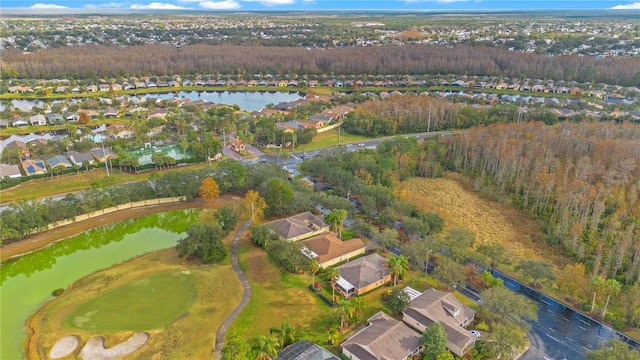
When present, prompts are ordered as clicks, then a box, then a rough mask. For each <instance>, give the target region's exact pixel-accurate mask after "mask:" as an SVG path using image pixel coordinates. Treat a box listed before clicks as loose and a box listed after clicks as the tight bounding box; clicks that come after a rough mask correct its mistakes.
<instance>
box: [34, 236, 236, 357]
mask: <svg viewBox="0 0 640 360" xmlns="http://www.w3.org/2000/svg"><path fill="white" fill-rule="evenodd" d="M230 236H233V235H230ZM174 274H176V275H175V279H172V278H171V277H174ZM187 279H191V280H187ZM154 284H155V285H154ZM154 286H155V294H156V295H160V291H161V288H164V289H165V290H164V291H165V292H169V293H170V294H166V297H164V301H158V300H155V299H151V298H150V297H146V298H145V295H143V294H142V293H146V294H148V293H149V291H151V294H153V287H154ZM150 287H151V288H150ZM185 291H186V292H192V293H190V294H186V295H180V294H175V293H176V292H185ZM171 293H173V294H171ZM118 294H120V295H121V297H122V298H123V299H117V295H118ZM136 295H137V301H139V302H140V303H139V304H136V303H135V302H136ZM163 295H165V294H163ZM194 295H195V297H194ZM241 296H242V286H241V284H240V281H238V279H237V277H236V276H235V274H234V273H233V270H232V268H231V266H230V265H229V264H217V265H216V264H214V265H207V264H201V263H199V262H197V261H186V259H184V258H182V259H180V258H178V257H177V255H176V251H175V249H174V248H170V249H166V250H161V251H157V252H154V253H150V254H146V255H143V256H141V257H138V258H135V259H132V260H130V261H127V262H125V263H122V264H120V265H116V266H114V267H112V268H109V269H106V270H103V271H99V272H97V273H94V274H91V275H89V276H87V277H85V278H82V279H80V280H78V281H77V282H76V283H74V284H73V285H72V286H71V287H70V288H69V289H68V290H67V291H65V292H64V293H63V294H62V295H61V296H59V297H57V298H55V299H54V300H52V301H50V302H49V303H47V304H45V305H44V306H43V307H42V308H40V309H39V310H38V311H37V312H36V314H35V315H34V316H33V317H32V318H31V319H30V320H29V322H28V323H27V330H28V332H29V334H30V338H29V340H28V344H27V355H28V357H29V358H34V359H35V358H38V359H44V358H48V353H49V351H50V349H51V347H52V346H53V344H54V343H55V341H57V339H59V338H60V337H62V336H64V335H66V334H75V335H78V336H80V338H81V339H82V342H83V343H84V342H86V341H87V340H88V339H89V338H90V337H93V336H104V337H105V346H106V347H111V346H113V345H115V344H117V343H119V342H121V341H124V340H126V339H127V338H128V337H129V336H131V334H132V333H133V332H134V331H135V329H133V328H136V329H142V328H145V327H143V326H139V325H136V322H137V321H140V322H142V323H146V324H148V325H147V326H146V328H148V327H155V329H153V330H149V331H147V332H148V333H149V334H151V337H150V339H149V341H148V342H147V344H145V345H144V346H143V347H142V348H140V349H139V350H137V351H136V352H134V353H133V354H131V355H129V356H128V357H127V358H128V359H145V360H146V359H210V358H213V351H214V346H213V344H215V336H216V331H217V329H218V327H219V326H220V324H222V322H223V321H224V319H225V318H226V317H227V316H228V314H230V313H231V311H232V310H233V309H234V308H235V307H236V306H237V305H238V304H239V303H240V299H241ZM127 299H129V300H127ZM172 299H174V300H175V301H176V302H177V304H170V303H169V302H171V301H174V300H172ZM108 301H113V303H111V304H108V303H107V302H108ZM92 304H95V306H93V305H92ZM143 304H144V305H147V306H150V307H151V306H155V307H153V308H151V309H143V308H144V306H143ZM90 305H91V306H90ZM97 309H99V310H103V311H106V312H108V313H109V314H111V315H112V316H114V317H117V318H118V319H117V321H116V320H110V319H109V315H108V314H100V311H98V312H96V313H95V314H93V316H92V318H91V322H92V323H94V325H95V326H96V327H95V328H91V326H90V323H88V322H87V323H85V324H84V326H83V327H81V328H78V327H77V326H74V325H69V324H68V322H67V321H66V319H73V318H74V315H73V314H86V313H87V312H91V311H95V310H97ZM138 312H140V313H138ZM156 312H157V313H156ZM99 317H102V318H103V319H104V320H105V321H108V322H112V323H113V322H117V324H114V325H108V323H97V322H96V321H97V319H98V318H99ZM127 317H130V319H127ZM176 317H177V318H176ZM126 324H129V325H130V326H131V327H132V329H129V330H127V329H126V326H125V325H126ZM163 324H168V325H167V326H165V327H160V328H158V326H162V325H163ZM118 329H122V330H118ZM79 351H80V349H77V350H76V352H75V353H74V356H78V354H79Z"/></svg>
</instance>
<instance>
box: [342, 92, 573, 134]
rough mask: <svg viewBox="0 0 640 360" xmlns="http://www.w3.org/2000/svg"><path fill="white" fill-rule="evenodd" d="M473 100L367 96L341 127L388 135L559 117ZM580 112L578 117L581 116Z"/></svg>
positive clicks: (549, 121) (539, 109) (551, 120)
mask: <svg viewBox="0 0 640 360" xmlns="http://www.w3.org/2000/svg"><path fill="white" fill-rule="evenodd" d="M474 101H475V102H476V103H475V104H467V103H462V102H456V101H450V100H449V99H446V98H438V97H433V96H408V95H405V96H391V97H389V98H388V99H385V100H384V101H377V100H369V101H366V102H365V103H363V104H362V105H361V106H358V107H356V108H355V109H354V110H353V111H351V112H350V113H349V114H347V116H346V117H345V120H344V123H343V125H342V128H343V129H344V130H345V131H347V132H350V133H352V134H360V135H367V136H375V137H378V136H391V135H396V134H407V133H417V132H424V131H428V132H430V131H441V130H449V129H468V128H470V127H472V126H477V125H490V124H494V123H504V122H516V121H517V120H518V116H519V115H520V116H521V118H522V120H523V121H526V120H528V119H536V120H539V121H542V122H544V123H545V124H547V125H550V124H555V123H557V122H558V121H559V118H558V115H556V114H554V113H552V112H551V111H550V109H548V108H546V107H530V108H528V109H527V111H526V113H524V114H519V107H518V106H517V105H516V104H513V103H506V104H494V105H487V104H486V102H487V100H484V99H479V100H474ZM583 117H584V116H579V117H577V119H580V120H581V119H582V118H583Z"/></svg>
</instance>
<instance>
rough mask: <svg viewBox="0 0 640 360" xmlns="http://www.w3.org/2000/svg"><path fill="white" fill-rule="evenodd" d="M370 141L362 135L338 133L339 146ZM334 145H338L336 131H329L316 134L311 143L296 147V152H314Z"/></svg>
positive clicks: (342, 131)
mask: <svg viewBox="0 0 640 360" xmlns="http://www.w3.org/2000/svg"><path fill="white" fill-rule="evenodd" d="M370 139H371V138H369V137H366V136H363V135H355V134H349V133H347V132H345V131H344V130H341V131H340V143H341V144H349V143H355V142H360V141H366V140H370ZM334 145H338V129H331V130H329V131H325V132H322V133H319V134H317V135H316V136H315V137H314V138H313V141H312V142H310V143H308V144H304V145H300V146H296V151H302V150H307V151H308V150H315V149H321V148H325V147H328V146H334Z"/></svg>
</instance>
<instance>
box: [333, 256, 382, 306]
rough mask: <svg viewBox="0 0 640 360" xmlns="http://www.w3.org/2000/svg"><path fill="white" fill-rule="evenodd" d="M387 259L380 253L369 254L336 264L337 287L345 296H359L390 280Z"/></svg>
mask: <svg viewBox="0 0 640 360" xmlns="http://www.w3.org/2000/svg"><path fill="white" fill-rule="evenodd" d="M386 264H387V259H386V258H384V257H383V256H382V255H380V254H371V255H367V256H365V257H361V258H358V259H356V260H353V261H349V262H347V263H344V264H342V265H340V266H338V270H339V271H340V277H339V278H338V280H337V281H336V287H337V289H338V290H339V291H340V292H341V293H342V295H344V296H345V297H346V298H349V297H351V296H359V295H361V294H364V293H366V292H367V291H371V290H373V289H375V288H378V287H380V286H382V285H384V284H385V283H387V282H389V281H391V271H390V270H389V267H387V266H386Z"/></svg>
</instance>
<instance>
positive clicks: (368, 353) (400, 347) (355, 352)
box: [340, 311, 422, 360]
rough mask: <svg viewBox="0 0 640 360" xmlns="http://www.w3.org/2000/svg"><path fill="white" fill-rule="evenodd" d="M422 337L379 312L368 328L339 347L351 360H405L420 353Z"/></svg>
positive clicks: (401, 323)
mask: <svg viewBox="0 0 640 360" xmlns="http://www.w3.org/2000/svg"><path fill="white" fill-rule="evenodd" d="M421 340H422V335H421V334H419V333H417V332H415V331H414V330H412V329H411V328H410V327H408V326H407V325H405V324H404V323H403V322H402V321H398V320H396V319H394V318H392V317H391V316H389V315H387V314H385V313H383V312H382V311H381V312H379V313H377V314H375V315H373V316H372V317H370V318H369V325H367V326H366V327H365V328H364V329H362V330H360V331H358V332H357V333H355V334H353V335H352V336H351V337H349V338H348V339H347V340H346V341H345V342H343V343H342V344H340V348H341V349H342V354H344V355H345V356H346V357H347V358H349V359H353V360H380V359H393V360H406V359H411V358H412V357H413V356H415V355H418V354H419V353H420V352H421V351H422V344H421V342H422V341H421Z"/></svg>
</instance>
